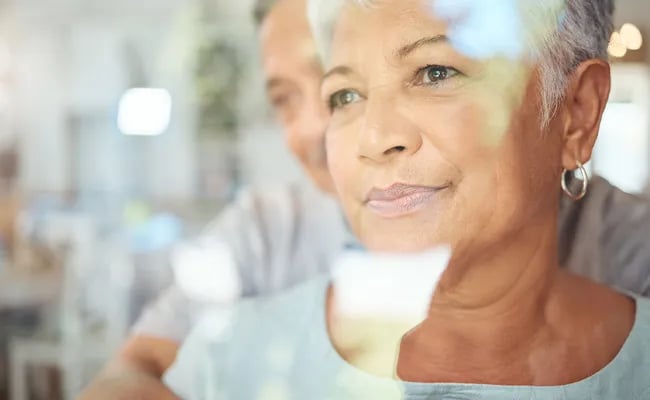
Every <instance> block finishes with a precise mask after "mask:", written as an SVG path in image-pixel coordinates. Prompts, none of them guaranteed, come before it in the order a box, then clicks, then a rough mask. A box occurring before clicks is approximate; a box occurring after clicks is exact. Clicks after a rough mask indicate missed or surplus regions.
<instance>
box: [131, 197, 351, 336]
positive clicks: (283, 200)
mask: <svg viewBox="0 0 650 400" xmlns="http://www.w3.org/2000/svg"><path fill="white" fill-rule="evenodd" d="M347 232H348V231H347V229H346V225H345V221H344V219H343V216H342V214H341V212H340V210H339V207H338V205H337V203H336V202H335V201H334V200H333V199H332V198H330V197H329V196H327V195H325V194H323V193H321V192H320V191H318V190H317V189H316V188H314V187H313V186H309V185H304V184H303V185H298V184H296V185H287V186H280V187H278V186H276V187H272V188H258V189H257V190H244V191H242V192H241V193H240V195H239V196H238V197H237V199H236V201H235V202H234V203H233V204H232V205H230V206H229V207H227V208H226V209H225V210H224V211H223V212H222V213H221V215H220V216H219V217H218V218H217V219H216V220H214V221H213V222H212V223H211V224H210V225H209V226H208V227H207V228H206V229H205V231H204V232H203V234H202V235H201V237H199V238H197V239H196V241H197V242H199V244H200V242H206V243H207V245H210V244H211V243H215V241H217V242H221V243H223V244H225V245H226V246H228V247H229V248H230V250H231V253H232V256H233V258H234V262H235V265H236V268H237V270H238V272H239V277H240V281H241V284H242V295H243V296H244V297H251V296H263V295H267V294H270V293H274V292H278V291H281V290H282V289H286V288H289V287H292V286H294V285H295V284H297V283H300V282H304V281H305V280H307V279H309V278H311V277H314V276H317V275H318V274H321V273H324V272H327V271H328V270H329V267H330V265H331V264H332V260H333V259H334V258H335V257H336V256H337V255H338V253H339V251H340V250H341V249H343V248H344V247H345V246H346V243H350V244H351V245H353V244H354V239H353V238H352V237H351V235H349V234H348V233H347ZM198 247H200V246H198ZM180 267H181V268H182V265H181V266H180ZM208 267H211V268H220V267H221V266H220V265H213V266H208ZM206 305H207V304H205V303H204V302H200V301H196V300H193V299H192V298H191V296H188V293H186V292H184V291H183V290H182V289H181V287H180V286H179V285H178V284H173V285H172V286H171V287H169V288H168V289H167V290H166V291H165V292H163V293H162V294H161V296H160V297H159V299H158V300H157V301H155V302H154V303H153V304H152V305H150V306H149V307H148V308H147V309H146V310H145V311H144V313H143V314H142V316H141V317H140V319H139V320H138V321H137V322H136V324H135V326H134V328H133V333H135V334H140V335H145V336H154V337H159V338H165V339H171V340H175V341H182V340H183V339H184V338H185V337H186V336H187V334H188V333H189V330H190V328H191V327H192V325H193V323H194V322H195V320H196V318H197V316H198V315H199V314H200V312H201V310H202V309H203V308H204V307H205V306H206Z"/></svg>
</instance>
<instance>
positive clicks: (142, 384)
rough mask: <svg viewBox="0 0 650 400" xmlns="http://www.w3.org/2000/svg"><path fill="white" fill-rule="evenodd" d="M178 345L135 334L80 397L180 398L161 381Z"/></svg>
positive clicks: (119, 399) (84, 399)
mask: <svg viewBox="0 0 650 400" xmlns="http://www.w3.org/2000/svg"><path fill="white" fill-rule="evenodd" d="M178 347H179V346H178V343H176V342H173V341H171V340H166V339H157V338H154V337H148V336H144V335H135V336H133V337H132V338H130V339H129V340H128V341H127V342H126V343H125V344H124V346H123V347H122V349H121V350H120V352H119V353H118V354H117V355H116V356H115V358H114V359H113V360H112V361H111V362H110V363H109V364H108V365H107V366H106V368H105V369H104V371H102V373H100V374H99V375H98V376H97V377H96V378H95V379H94V381H93V382H92V383H91V384H90V385H89V386H88V387H87V388H86V390H84V392H83V393H82V394H81V396H80V397H79V400H104V399H106V400H109V399H110V400H122V399H124V400H178V398H177V397H176V396H175V395H174V393H172V392H171V391H170V390H169V389H168V388H167V387H165V385H164V384H163V383H162V381H161V377H162V375H163V374H164V372H165V371H166V370H167V369H168V368H169V367H170V366H171V365H172V363H173V362H174V359H175V357H176V352H177V351H178Z"/></svg>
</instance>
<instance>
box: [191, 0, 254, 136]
mask: <svg viewBox="0 0 650 400" xmlns="http://www.w3.org/2000/svg"><path fill="white" fill-rule="evenodd" d="M217 14H218V10H217V9H216V6H215V3H214V2H211V1H204V2H202V4H201V13H200V21H199V24H200V25H199V29H198V30H197V34H198V38H197V39H198V43H197V48H196V51H197V62H196V70H195V74H194V76H195V87H196V94H197V101H198V110H199V115H198V128H199V134H200V135H203V136H211V137H219V138H230V137H233V136H234V135H235V132H236V128H237V125H238V113H237V105H238V97H239V90H238V89H239V83H240V80H241V79H242V77H243V74H242V71H243V64H242V61H241V56H240V53H239V50H237V48H236V43H234V41H233V40H232V39H231V38H229V35H227V33H226V32H223V31H220V30H219V29H217V25H218V22H219V21H218V18H217Z"/></svg>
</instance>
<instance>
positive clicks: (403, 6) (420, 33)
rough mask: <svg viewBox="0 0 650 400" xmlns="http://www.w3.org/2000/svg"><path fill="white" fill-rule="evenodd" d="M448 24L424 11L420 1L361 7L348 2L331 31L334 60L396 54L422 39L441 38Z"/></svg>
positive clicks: (391, 2) (422, 2)
mask: <svg viewBox="0 0 650 400" xmlns="http://www.w3.org/2000/svg"><path fill="white" fill-rule="evenodd" d="M446 32H447V24H446V22H445V21H444V20H442V19H440V18H436V16H435V15H433V13H432V12H431V11H430V10H428V9H427V8H425V2H424V1H422V0H404V1H403V2H400V1H383V2H381V3H378V4H377V5H373V6H370V7H364V6H359V5H355V4H353V2H348V3H347V4H346V5H345V6H344V7H343V8H342V9H341V12H340V13H339V17H338V19H337V21H336V23H335V25H334V31H333V45H332V50H333V53H332V55H333V57H336V56H342V55H345V53H349V52H352V53H355V54H356V53H359V52H362V53H366V54H367V53H369V52H371V51H375V50H381V51H382V52H384V53H393V54H396V53H399V49H400V48H402V47H404V46H405V45H408V44H409V43H413V42H416V41H418V40H420V39H422V38H423V37H444V36H445V34H446Z"/></svg>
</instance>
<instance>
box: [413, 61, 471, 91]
mask: <svg viewBox="0 0 650 400" xmlns="http://www.w3.org/2000/svg"><path fill="white" fill-rule="evenodd" d="M459 73H460V72H458V70H457V69H455V68H451V67H444V66H442V65H429V66H426V67H424V68H422V69H420V70H419V71H418V74H417V79H416V82H415V84H416V85H423V86H426V85H435V84H437V83H439V82H442V81H444V80H447V79H449V78H453V77H455V76H456V75H458V74H459Z"/></svg>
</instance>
